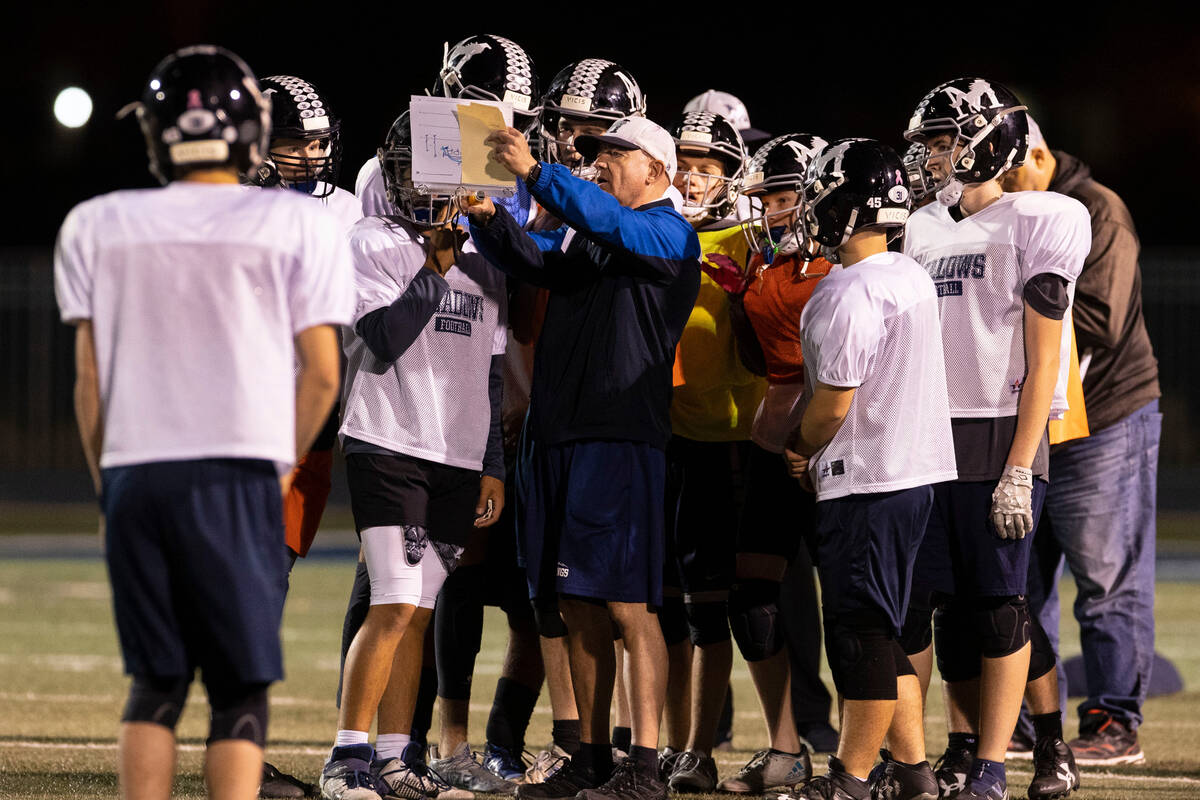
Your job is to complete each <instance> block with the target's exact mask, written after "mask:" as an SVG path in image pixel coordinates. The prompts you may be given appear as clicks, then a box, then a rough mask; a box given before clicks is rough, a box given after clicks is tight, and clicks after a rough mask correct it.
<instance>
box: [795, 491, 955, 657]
mask: <svg viewBox="0 0 1200 800" xmlns="http://www.w3.org/2000/svg"><path fill="white" fill-rule="evenodd" d="M932 509H933V489H932V488H931V487H929V486H916V487H913V488H911V489H901V490H899V491H895V492H880V493H877V494H852V495H848V496H846V497H839V498H837V499H835V500H824V501H821V502H819V503H817V552H818V556H819V558H820V566H819V567H818V568H817V574H818V575H819V576H820V578H821V605H822V608H823V612H824V615H825V617H826V618H827V619H830V618H834V617H837V616H838V615H839V614H842V613H845V612H847V611H861V610H876V611H879V612H882V613H883V615H884V616H885V617H886V618H887V619H888V620H889V621H890V622H891V626H892V628H893V631H892V632H893V634H894V635H896V636H899V635H900V628H901V626H902V625H903V624H904V614H905V610H906V609H907V607H908V595H909V588H910V586H911V582H912V570H913V561H914V560H915V559H916V556H917V550H918V548H919V547H920V545H921V537H922V535H923V534H924V532H925V526H926V523H928V521H929V515H930V511H931V510H932Z"/></svg>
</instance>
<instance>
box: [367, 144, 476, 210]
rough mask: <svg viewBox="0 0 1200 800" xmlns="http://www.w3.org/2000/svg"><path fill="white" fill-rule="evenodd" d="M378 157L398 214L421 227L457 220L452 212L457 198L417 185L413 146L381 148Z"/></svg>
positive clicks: (390, 200) (388, 191) (385, 182)
mask: <svg viewBox="0 0 1200 800" xmlns="http://www.w3.org/2000/svg"><path fill="white" fill-rule="evenodd" d="M376 158H378V159H379V166H380V169H381V171H382V173H383V185H384V188H385V189H386V191H387V198H388V202H389V203H391V204H392V205H393V206H394V207H395V209H396V216H398V217H400V218H401V219H402V220H404V221H405V222H408V223H409V224H411V225H413V226H414V227H416V228H418V229H419V230H428V229H430V228H435V227H439V226H441V225H444V224H446V223H447V222H450V223H453V221H454V218H455V217H456V216H457V214H452V213H449V209H450V207H451V204H452V201H453V198H452V197H451V196H450V195H448V194H438V193H434V192H430V191H429V190H428V189H427V188H426V187H423V186H414V185H413V182H412V149H411V148H409V147H407V146H397V147H381V148H379V150H378V151H376Z"/></svg>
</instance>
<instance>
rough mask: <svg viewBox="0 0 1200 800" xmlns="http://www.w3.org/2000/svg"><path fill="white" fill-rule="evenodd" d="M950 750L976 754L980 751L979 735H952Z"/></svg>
mask: <svg viewBox="0 0 1200 800" xmlns="http://www.w3.org/2000/svg"><path fill="white" fill-rule="evenodd" d="M948 748H949V749H950V750H966V751H967V752H969V753H974V752H975V751H976V750H978V749H979V735H978V734H975V733H951V734H950V741H949V743H948Z"/></svg>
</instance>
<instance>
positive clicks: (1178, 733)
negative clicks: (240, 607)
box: [0, 559, 1200, 800]
mask: <svg viewBox="0 0 1200 800" xmlns="http://www.w3.org/2000/svg"><path fill="white" fill-rule="evenodd" d="M352 578H353V564H352V563H350V562H349V561H346V562H340V561H339V562H335V561H330V560H325V561H317V562H312V563H305V562H301V563H300V564H299V565H297V568H296V571H295V573H294V575H293V581H292V592H291V596H290V598H289V601H288V606H287V613H286V617H285V620H284V629H283V639H284V645H285V652H286V658H287V680H286V681H284V682H283V683H281V684H279V685H277V686H276V687H275V688H274V689H273V691H272V704H271V713H272V719H271V745H270V747H269V748H268V756H269V758H270V760H271V761H273V762H274V763H276V764H277V765H279V766H280V767H281V768H283V769H285V770H287V771H290V772H293V773H296V774H298V775H301V776H303V777H306V778H307V779H309V780H315V778H316V775H317V773H318V771H319V770H320V767H321V763H322V761H323V759H324V754H325V752H326V750H327V748H328V747H329V744H330V741H331V739H332V737H333V734H334V727H335V720H336V717H335V712H334V707H333V693H334V688H335V686H336V683H337V669H338V646H339V641H340V637H341V621H342V614H343V611H344V609H345V603H346V596H347V593H348V591H349V586H350V583H351V581H352ZM1065 594H1066V597H1064V603H1067V604H1069V603H1070V600H1071V595H1072V594H1073V591H1072V589H1071V587H1070V585H1069V584H1068V585H1067V587H1066V590H1065ZM1198 599H1200V585H1198V584H1195V583H1192V584H1184V583H1167V584H1162V585H1160V588H1159V594H1158V645H1159V646H1158V649H1159V650H1160V651H1162V652H1163V653H1165V654H1166V655H1167V656H1168V657H1170V658H1171V659H1173V660H1174V661H1175V663H1176V665H1177V666H1178V667H1179V669H1180V670H1181V671H1182V673H1183V676H1184V680H1185V683H1186V684H1187V686H1188V687H1190V691H1188V692H1186V693H1184V694H1180V695H1175V696H1172V697H1166V698H1157V699H1154V700H1151V701H1150V702H1149V703H1148V704H1147V707H1146V716H1147V718H1148V722H1147V723H1146V725H1145V726H1144V727H1143V728H1142V729H1141V734H1142V743H1143V747H1144V748H1145V750H1146V753H1147V754H1148V757H1149V761H1148V763H1147V764H1146V765H1145V766H1139V767H1130V768H1120V769H1113V770H1100V771H1089V772H1085V773H1084V775H1083V790H1082V792H1081V793H1080V794H1079V796H1080V797H1087V798H1114V799H1115V798H1129V797H1137V798H1185V797H1187V798H1195V797H1200V748H1198V747H1197V739H1200V715H1198V714H1197V713H1196V711H1197V710H1198V709H1200V636H1197V631H1196V626H1195V606H1196V603H1197V601H1198ZM1064 611H1065V613H1064V619H1068V620H1069V619H1071V615H1070V613H1069V611H1067V610H1066V609H1064ZM504 632H505V626H504V620H503V617H502V616H500V615H499V614H497V613H496V612H495V611H494V610H493V609H489V613H488V616H487V620H486V625H485V635H484V643H483V649H482V651H481V652H480V654H479V661H478V668H477V670H476V680H475V691H476V697H475V700H474V703H473V705H472V712H473V713H472V719H471V725H472V737H471V739H472V742H473V743H474V744H475V746H476V747H478V748H480V749H482V736H483V728H484V722H485V719H486V715H487V711H488V708H489V707H490V704H491V692H492V688H493V686H494V682H495V679H496V677H497V676H498V674H499V669H500V661H501V656H502V652H503V647H504ZM1063 639H1064V641H1065V642H1066V643H1067V645H1066V650H1067V653H1068V654H1070V653H1072V652H1075V651H1077V650H1078V647H1077V645H1075V644H1074V642H1075V641H1077V633H1076V631H1075V629H1074V627H1073V623H1072V624H1071V625H1069V626H1067V627H1065V629H1064V631H1063ZM126 686H127V681H126V679H125V677H124V676H123V675H122V672H121V663H120V658H119V655H118V651H117V644H116V636H115V632H114V629H113V624H112V612H111V608H110V600H109V591H108V585H107V582H106V575H105V572H104V567H103V564H102V562H100V561H98V560H78V561H76V560H51V559H26V560H4V561H0V798H54V799H55V800H58V799H59V798H113V797H116V796H117V794H116V778H115V774H114V771H115V759H116V752H115V748H116V744H115V743H116V732H117V719H118V716H119V714H120V710H121V706H122V702H123V700H124V694H125V690H126ZM734 693H735V698H736V699H735V704H736V709H737V716H736V721H735V726H734V746H735V747H736V748H737V749H736V750H735V751H733V752H728V753H719V754H718V756H719V757H718V766H719V768H720V770H721V772H722V774H727V773H729V772H732V771H733V770H735V769H736V768H737V767H738V766H740V765H741V764H742V763H743V762H744V761H745V760H746V758H748V757H749V755H750V753H751V752H752V751H753V750H755V749H757V748H758V747H760V746H764V743H765V738H766V734H765V730H764V728H763V725H762V723H761V722H760V720H759V715H758V711H757V703H756V701H755V699H754V692H753V689H752V687H751V685H750V680H749V676H748V675H747V673H746V671H745V667H744V665H743V664H741V663H740V661H739V662H738V663H737V664H736V665H735V671H734ZM192 697H193V700H192V702H191V703H189V705H188V709H187V712H186V713H185V715H184V718H183V721H182V722H181V723H180V728H179V735H180V743H181V753H180V758H179V778H178V782H177V786H176V796H177V797H184V798H192V797H202V796H203V785H202V782H201V778H200V759H201V754H202V752H201V751H202V746H203V737H204V736H205V735H206V731H207V721H206V707H205V705H204V696H203V692H202V690H200V689H199V688H198V687H194V688H193V695H192ZM931 697H933V698H934V699H933V700H932V701H931V704H930V709H929V721H928V726H927V727H928V732H929V746H930V752H931V754H933V755H934V756H936V755H937V754H938V753H940V752H941V749H942V747H944V742H945V739H944V727H943V717H942V707H941V702H940V693H939V692H938V691H937V690H936V686H935V691H934V692H931ZM434 724H435V726H436V720H435V723H434ZM1068 726H1069V727H1068V734H1069V735H1070V733H1072V732H1073V731H1074V729H1075V720H1074V718H1073V715H1072V718H1071V719H1069V721H1068ZM549 728H550V715H549V704H548V701H547V700H546V698H545V695H543V698H542V702H541V704H540V705H539V706H538V708H537V710H536V712H535V714H534V717H533V723H532V726H531V729H530V731H529V737H528V742H529V747H530V749H535V748H537V747H541V746H542V745H544V744H545V742H546V741H547V740H548V738H549ZM1193 737H1197V739H1193ZM824 760H825V759H824V757H817V758H816V759H814V761H815V764H816V767H817V769H818V770H822V769H824ZM1009 775H1010V781H1009V782H1010V786H1011V787H1012V789H1013V790H1014V797H1019V796H1022V794H1021V793H1022V790H1023V789H1024V787H1025V786H1026V785H1027V783H1028V779H1029V772H1028V768H1027V765H1020V764H1017V765H1010V771H1009Z"/></svg>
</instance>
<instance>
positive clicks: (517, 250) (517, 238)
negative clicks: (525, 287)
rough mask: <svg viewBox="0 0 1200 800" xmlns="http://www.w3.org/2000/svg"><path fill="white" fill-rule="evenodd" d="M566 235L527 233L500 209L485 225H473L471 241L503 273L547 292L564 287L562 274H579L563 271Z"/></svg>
mask: <svg viewBox="0 0 1200 800" xmlns="http://www.w3.org/2000/svg"><path fill="white" fill-rule="evenodd" d="M565 235H566V229H565V228H561V229H559V230H557V231H550V232H547V233H534V234H531V233H526V232H525V231H523V230H521V226H519V225H518V224H517V221H516V220H514V219H513V218H512V215H511V214H509V213H508V212H507V211H505V210H504V207H503V206H496V213H495V214H493V215H492V218H491V219H489V220H488V221H487V222H486V223H484V224H483V225H477V224H476V223H475V221H474V220H472V221H471V241H472V242H474V243H475V249H476V250H478V251H479V252H480V253H482V254H483V256H484V258H486V259H487V260H488V261H489V262H491V263H492V264H493V265H495V267H496V268H497V269H499V270H500V271H501V272H503V273H505V274H507V275H512V276H513V277H514V278H520V279H521V280H523V281H528V282H529V283H532V284H533V285H534V286H540V287H542V288H544V289H553V288H555V287H556V286H559V285H560V284H561V283H562V279H563V278H564V277H565V276H564V275H560V274H558V273H566V272H573V271H575V270H567V269H563V266H564V265H565V264H566V261H567V258H566V254H565V253H563V252H562V250H560V249H559V247H558V245H561V243H562V237H563V236H565ZM575 266H576V267H578V266H581V265H579V264H577V265H575Z"/></svg>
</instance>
